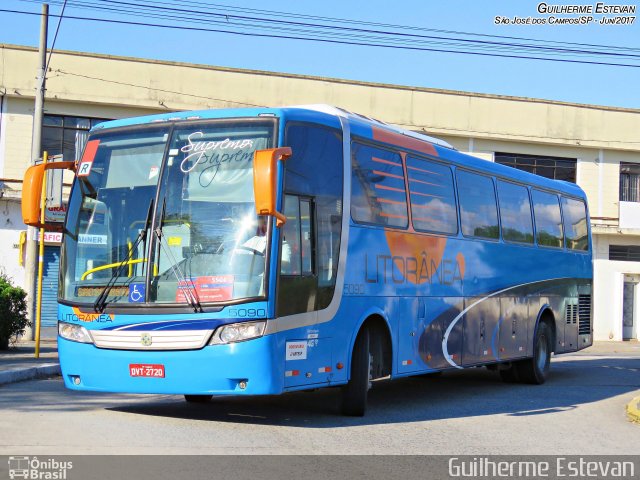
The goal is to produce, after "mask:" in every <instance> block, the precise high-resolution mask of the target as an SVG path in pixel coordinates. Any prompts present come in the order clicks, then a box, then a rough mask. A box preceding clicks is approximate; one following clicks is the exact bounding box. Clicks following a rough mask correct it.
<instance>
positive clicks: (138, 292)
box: [129, 283, 145, 303]
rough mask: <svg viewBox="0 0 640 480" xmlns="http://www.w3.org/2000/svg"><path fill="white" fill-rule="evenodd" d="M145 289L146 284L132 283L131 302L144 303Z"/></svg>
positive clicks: (130, 286) (130, 288) (130, 287)
mask: <svg viewBox="0 0 640 480" xmlns="http://www.w3.org/2000/svg"><path fill="white" fill-rule="evenodd" d="M144 297H145V287H144V283H132V284H130V285H129V302H130V303H144Z"/></svg>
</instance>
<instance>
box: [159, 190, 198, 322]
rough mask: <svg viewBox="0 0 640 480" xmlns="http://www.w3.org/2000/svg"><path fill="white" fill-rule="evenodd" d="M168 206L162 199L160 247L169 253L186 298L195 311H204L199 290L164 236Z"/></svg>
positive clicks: (174, 271)
mask: <svg viewBox="0 0 640 480" xmlns="http://www.w3.org/2000/svg"><path fill="white" fill-rule="evenodd" d="M166 208H167V200H166V199H164V200H163V201H162V213H161V215H160V221H159V222H158V226H157V227H156V229H155V234H156V237H158V243H159V244H160V248H161V249H162V251H163V252H164V253H165V255H167V257H168V258H169V261H170V262H171V271H172V272H173V274H174V275H175V277H176V279H177V280H178V288H180V287H182V293H183V294H184V298H186V299H187V301H188V302H189V305H191V307H192V308H193V311H194V312H202V311H203V310H202V305H201V304H200V299H199V298H198V291H197V290H196V287H195V286H194V285H193V282H192V281H191V279H189V280H187V278H186V276H185V274H184V272H183V271H182V269H181V268H180V265H178V262H177V260H176V257H175V256H174V255H173V253H172V252H171V249H170V248H169V243H168V242H167V240H166V239H165V238H164V234H163V233H162V222H163V221H164V215H165V211H166ZM165 244H166V245H165Z"/></svg>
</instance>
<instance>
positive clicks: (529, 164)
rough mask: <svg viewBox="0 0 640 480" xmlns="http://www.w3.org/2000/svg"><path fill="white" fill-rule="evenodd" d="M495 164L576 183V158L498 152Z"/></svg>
mask: <svg viewBox="0 0 640 480" xmlns="http://www.w3.org/2000/svg"><path fill="white" fill-rule="evenodd" d="M495 162H496V163H500V164H502V165H507V166H509V167H513V168H517V169H518V170H524V171H525V172H530V173H535V174H536V175H540V176H542V177H546V178H551V179H553V180H565V181H567V182H573V183H576V167H577V165H578V161H577V159H575V158H564V157H542V156H539V155H524V154H519V153H500V152H496V154H495Z"/></svg>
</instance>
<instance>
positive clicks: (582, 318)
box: [578, 295, 591, 335]
mask: <svg viewBox="0 0 640 480" xmlns="http://www.w3.org/2000/svg"><path fill="white" fill-rule="evenodd" d="M578 320H579V322H580V323H579V324H578V335H589V334H590V333H591V295H578Z"/></svg>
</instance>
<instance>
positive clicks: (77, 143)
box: [0, 44, 640, 340]
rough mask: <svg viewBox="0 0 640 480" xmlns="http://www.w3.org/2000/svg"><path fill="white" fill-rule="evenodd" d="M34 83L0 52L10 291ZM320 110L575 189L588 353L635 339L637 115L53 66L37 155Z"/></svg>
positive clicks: (244, 74)
mask: <svg viewBox="0 0 640 480" xmlns="http://www.w3.org/2000/svg"><path fill="white" fill-rule="evenodd" d="M36 71H37V52H36V50H35V49H33V48H29V47H21V46H15V45H2V44H0V106H1V108H0V178H1V182H2V183H1V184H0V194H1V195H2V196H1V197H0V241H1V242H2V245H3V246H5V248H2V249H1V251H0V267H1V268H2V269H3V270H4V272H5V273H6V274H8V275H9V276H11V277H13V278H14V279H15V281H16V282H17V283H19V284H20V283H23V282H24V268H23V267H22V266H21V264H20V254H19V252H20V244H21V232H23V231H24V230H25V227H24V225H23V224H22V221H21V219H20V209H19V207H20V205H19V195H20V187H21V183H20V182H21V179H22V176H23V174H24V171H25V169H26V168H27V166H28V165H29V162H30V158H29V157H30V152H31V136H32V128H33V110H34V92H35V88H36V81H35V76H36ZM318 103H326V104H331V105H335V106H338V107H342V108H344V109H347V110H350V111H354V112H358V113H360V114H363V115H367V116H371V117H375V118H378V119H380V120H383V121H385V122H388V123H393V124H397V125H399V126H401V127H404V128H407V129H410V130H415V131H418V132H423V133H427V134H429V135H433V136H437V137H440V138H442V139H444V140H446V141H448V142H449V143H451V144H452V145H453V146H454V147H456V148H457V149H459V150H461V151H463V152H468V153H470V154H472V155H476V156H478V157H480V158H483V159H486V160H487V161H497V162H500V163H506V164H510V165H513V166H516V167H517V168H522V169H526V170H528V171H533V172H534V173H538V174H541V175H545V176H549V177H551V178H557V179H565V180H569V181H574V182H577V183H578V184H579V185H580V186H581V187H582V188H583V189H584V190H585V191H586V192H587V196H588V198H589V205H590V211H591V225H592V233H593V240H594V249H593V250H594V266H595V295H594V312H595V316H594V318H595V327H594V329H595V332H594V336H595V339H596V340H598V339H599V340H608V339H613V340H622V339H630V338H634V339H637V338H639V337H640V327H639V326H638V325H639V324H640V110H634V109H624V108H611V107H602V106H594V105H578V104H570V103H563V102H556V101H549V100H540V99H530V98H517V97H503V96H496V95H484V94H477V93H467V92H457V91H447V90H434V89H428V88H417V87H404V86H396V85H382V84H376V83H366V82H356V81H348V80H337V79H330V78H318V77H309V76H301V75H289V74H280V73H272V72H263V71H252V70H238V69H229V68H222V67H212V66H207V65H194V64H185V63H173V62H161V61H155V60H148V59H138V58H124V57H112V56H107V55H96V54H90V53H77V52H56V53H55V54H54V55H53V57H52V60H51V64H50V71H49V72H48V77H47V92H46V102H45V127H44V133H43V140H44V148H46V149H47V150H48V151H49V152H50V153H54V154H64V158H65V159H69V157H74V156H75V155H77V152H78V151H79V150H80V149H81V147H82V145H83V141H84V140H85V139H86V135H87V131H88V129H89V128H90V127H91V126H92V125H93V124H95V123H96V122H98V121H99V120H101V119H113V118H122V117H128V116H135V115H141V114H148V113H158V112H166V111H175V110H185V109H189V110H191V109H209V108H230V107H231V108H235V107H246V106H283V105H299V104H318ZM49 240H51V242H50V246H49V247H48V250H47V255H46V256H47V261H48V264H47V265H48V267H49V268H48V269H47V271H46V272H45V273H46V278H45V286H44V288H43V293H44V294H45V297H46V299H48V301H49V303H48V305H49V308H51V309H54V308H55V307H54V304H55V300H54V299H55V284H56V282H57V277H56V268H57V267H56V258H57V257H56V255H57V248H58V247H57V246H56V240H57V238H56V237H55V236H51V237H50V238H49ZM52 311H53V310H52ZM53 318H54V319H55V313H53Z"/></svg>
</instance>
